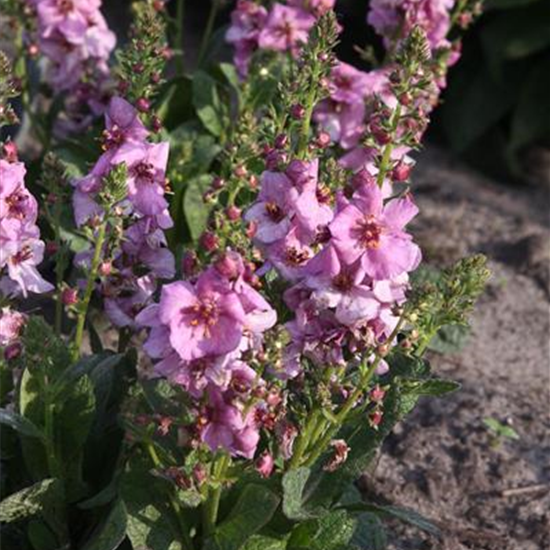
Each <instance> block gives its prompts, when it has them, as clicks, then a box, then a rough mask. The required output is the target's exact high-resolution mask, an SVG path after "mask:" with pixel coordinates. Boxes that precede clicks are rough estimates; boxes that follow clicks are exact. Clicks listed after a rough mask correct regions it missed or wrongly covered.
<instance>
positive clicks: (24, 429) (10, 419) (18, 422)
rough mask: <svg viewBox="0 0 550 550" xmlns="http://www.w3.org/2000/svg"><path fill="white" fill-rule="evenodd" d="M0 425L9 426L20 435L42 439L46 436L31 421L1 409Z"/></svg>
mask: <svg viewBox="0 0 550 550" xmlns="http://www.w3.org/2000/svg"><path fill="white" fill-rule="evenodd" d="M0 424H4V425H5V426H9V427H10V428H13V429H14V430H15V431H17V432H19V433H20V434H23V435H26V436H28V437H37V438H39V439H42V438H43V437H44V434H43V433H42V431H41V430H40V429H39V428H37V427H36V426H35V425H34V424H33V423H32V422H31V421H30V420H28V419H27V418H25V417H24V416H21V415H20V414H17V413H15V412H13V411H8V410H6V409H0Z"/></svg>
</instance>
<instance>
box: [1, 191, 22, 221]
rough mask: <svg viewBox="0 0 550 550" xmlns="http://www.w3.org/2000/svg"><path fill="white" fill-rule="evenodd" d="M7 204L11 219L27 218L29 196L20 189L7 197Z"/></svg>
mask: <svg viewBox="0 0 550 550" xmlns="http://www.w3.org/2000/svg"><path fill="white" fill-rule="evenodd" d="M5 202H6V205H7V207H8V216H9V217H11V218H18V219H23V218H24V217H25V205H26V203H27V196H26V195H25V194H24V193H22V192H21V190H20V189H18V190H17V191H14V192H13V193H12V194H11V195H10V196H9V197H6V199H5Z"/></svg>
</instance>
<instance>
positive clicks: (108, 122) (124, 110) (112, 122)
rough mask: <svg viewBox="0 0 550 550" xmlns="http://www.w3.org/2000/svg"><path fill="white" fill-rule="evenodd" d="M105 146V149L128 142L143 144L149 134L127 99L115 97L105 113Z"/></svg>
mask: <svg viewBox="0 0 550 550" xmlns="http://www.w3.org/2000/svg"><path fill="white" fill-rule="evenodd" d="M105 126H106V129H105V131H104V132H103V144H104V147H105V149H107V150H108V149H112V148H116V147H120V146H121V145H123V144H124V143H125V142H127V141H136V142H143V141H144V140H145V139H147V136H148V135H149V132H148V131H147V129H146V128H145V126H144V125H143V123H142V122H141V120H140V119H139V113H138V112H137V110H136V109H135V108H134V107H132V105H130V103H128V102H127V101H126V100H125V99H122V98H121V97H116V96H115V97H113V99H111V102H110V103H109V108H108V109H107V112H106V113H105Z"/></svg>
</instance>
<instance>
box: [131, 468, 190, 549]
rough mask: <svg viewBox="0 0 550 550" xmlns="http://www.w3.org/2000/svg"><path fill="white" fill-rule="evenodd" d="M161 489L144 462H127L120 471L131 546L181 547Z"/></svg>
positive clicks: (161, 486) (160, 483)
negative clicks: (125, 467) (122, 474)
mask: <svg viewBox="0 0 550 550" xmlns="http://www.w3.org/2000/svg"><path fill="white" fill-rule="evenodd" d="M164 488H165V486H164V483H163V482H162V481H161V480H158V479H155V478H154V477H153V476H152V475H151V474H150V473H149V472H148V471H147V470H146V469H145V465H144V464H132V463H131V464H130V465H129V470H128V471H127V472H125V473H124V476H123V478H122V483H121V495H122V499H123V501H124V505H125V506H126V511H127V527H126V534H127V535H128V538H129V539H130V541H131V543H132V546H133V547H134V548H135V549H142V548H151V549H153V550H182V548H181V544H180V543H179V542H178V540H179V539H180V538H181V535H179V534H178V531H177V528H176V526H175V524H174V523H173V522H172V520H171V513H172V512H171V510H170V508H169V507H168V500H167V499H166V498H165V497H164V495H165V493H164Z"/></svg>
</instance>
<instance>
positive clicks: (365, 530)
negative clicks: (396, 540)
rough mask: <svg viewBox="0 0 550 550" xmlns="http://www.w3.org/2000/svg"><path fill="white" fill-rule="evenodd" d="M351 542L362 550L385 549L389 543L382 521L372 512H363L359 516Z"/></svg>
mask: <svg viewBox="0 0 550 550" xmlns="http://www.w3.org/2000/svg"><path fill="white" fill-rule="evenodd" d="M351 542H352V543H353V544H355V545H356V546H357V547H359V548H361V550H385V549H386V547H387V545H388V539H387V537H386V531H385V530H384V526H383V525H382V522H381V521H380V519H379V518H378V517H377V516H376V515H375V514H371V513H364V514H361V515H360V516H359V517H358V518H357V527H356V529H355V532H354V533H353V538H352V539H351Z"/></svg>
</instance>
